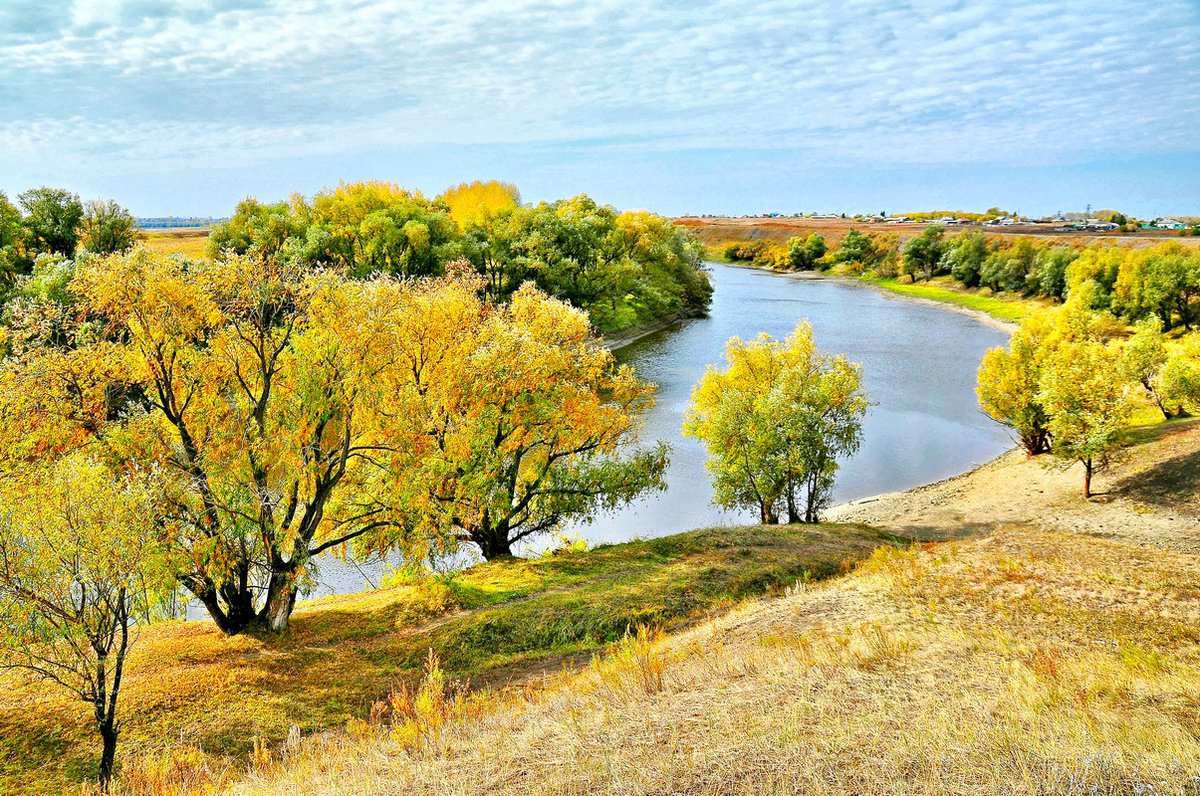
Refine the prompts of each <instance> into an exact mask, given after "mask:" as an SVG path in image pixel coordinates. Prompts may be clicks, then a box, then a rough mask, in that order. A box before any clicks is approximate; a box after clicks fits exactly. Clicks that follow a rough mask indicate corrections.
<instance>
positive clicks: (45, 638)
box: [0, 456, 166, 789]
mask: <svg viewBox="0 0 1200 796" xmlns="http://www.w3.org/2000/svg"><path fill="white" fill-rule="evenodd" d="M151 494H152V493H151V490H150V488H149V485H148V482H147V481H146V480H145V479H139V478H137V477H136V474H135V475H134V476H125V477H121V478H117V477H114V476H113V475H112V474H110V473H109V472H108V471H107V469H106V468H105V467H103V466H102V465H100V464H98V463H97V462H95V461H93V460H91V459H89V458H87V457H84V456H73V457H70V458H68V459H64V460H62V461H60V462H58V463H57V464H56V465H54V466H53V467H52V468H49V469H47V470H44V471H43V470H30V471H28V472H27V473H25V474H24V476H23V477H22V478H20V479H19V480H18V481H16V482H14V481H12V480H10V481H8V482H7V483H5V484H3V486H2V488H0V667H5V668H15V669H20V670H23V671H25V672H27V673H29V674H31V675H33V676H34V677H37V678H41V679H44V680H48V681H50V682H53V683H56V684H57V685H59V686H61V687H63V688H65V689H67V690H68V691H70V692H72V693H73V694H75V695H76V696H78V697H79V698H80V699H82V700H83V701H84V702H85V703H86V704H87V705H88V706H89V708H90V710H91V713H92V717H93V720H94V722H95V727H96V731H97V733H98V734H99V735H100V738H101V741H102V751H101V755H100V763H99V780H100V786H101V788H102V789H106V788H107V786H108V783H109V780H110V779H111V777H112V773H113V762H114V759H115V755H116V749H117V738H118V735H119V734H120V721H119V720H118V718H117V702H118V697H119V696H120V694H121V686H122V677H123V674H124V668H125V660H126V656H127V655H128V653H129V649H130V647H131V646H132V644H133V643H134V641H135V640H136V638H137V630H138V627H139V626H140V625H141V624H143V623H144V622H146V621H147V620H148V618H149V614H150V610H151V607H152V605H153V604H154V603H155V600H156V598H157V597H158V596H160V594H161V591H162V588H163V586H164V584H165V583H166V580H165V579H164V578H163V577H162V576H163V573H164V572H165V571H166V567H165V566H164V562H163V558H162V554H161V548H160V546H159V545H158V543H157V541H156V540H157V539H158V533H157V531H156V528H155V517H156V512H155V510H154V506H153V501H152V499H151Z"/></svg>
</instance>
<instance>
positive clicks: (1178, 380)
mask: <svg viewBox="0 0 1200 796" xmlns="http://www.w3.org/2000/svg"><path fill="white" fill-rule="evenodd" d="M1157 389H1158V394H1159V395H1160V396H1161V397H1162V401H1163V404H1164V405H1166V406H1168V407H1169V406H1172V405H1173V406H1174V407H1175V409H1174V410H1173V414H1174V415H1175V416H1179V415H1183V414H1186V413H1187V411H1188V407H1192V409H1193V410H1194V409H1195V407H1196V406H1197V405H1200V342H1197V341H1196V339H1195V338H1189V339H1188V341H1187V342H1186V343H1184V344H1183V346H1182V348H1181V349H1180V350H1178V351H1175V352H1174V353H1172V354H1170V355H1169V356H1168V357H1167V361H1166V362H1165V363H1164V364H1163V366H1162V369H1161V370H1160V371H1159V373H1158V384H1157Z"/></svg>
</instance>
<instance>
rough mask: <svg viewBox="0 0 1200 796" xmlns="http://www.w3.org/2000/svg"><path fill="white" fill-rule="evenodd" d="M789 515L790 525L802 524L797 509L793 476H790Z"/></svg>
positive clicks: (788, 487) (788, 491)
mask: <svg viewBox="0 0 1200 796" xmlns="http://www.w3.org/2000/svg"><path fill="white" fill-rule="evenodd" d="M787 513H788V522H789V523H796V522H800V510H799V509H798V508H797V507H796V489H795V485H794V484H793V483H792V477H791V476H788V486H787Z"/></svg>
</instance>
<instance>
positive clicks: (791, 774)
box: [233, 528, 1200, 796]
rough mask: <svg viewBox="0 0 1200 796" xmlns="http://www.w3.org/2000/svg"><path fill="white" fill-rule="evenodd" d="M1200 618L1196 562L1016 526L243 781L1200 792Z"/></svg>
mask: <svg viewBox="0 0 1200 796" xmlns="http://www.w3.org/2000/svg"><path fill="white" fill-rule="evenodd" d="M1197 620H1200V563H1198V562H1197V561H1196V560H1195V559H1194V558H1193V557H1191V556H1186V555H1182V554H1177V553H1173V552H1168V551H1162V550H1149V549H1143V548H1137V547H1132V546H1128V545H1124V544H1119V543H1115V542H1103V541H1095V540H1090V539H1086V538H1084V537H1080V536H1077V535H1070V534H1056V533H1046V532H1038V531H1031V530H1025V529H1020V528H1008V529H1003V530H1001V531H999V532H997V533H995V534H994V535H991V536H989V537H986V538H977V539H971V540H966V541H961V542H952V543H945V544H942V545H938V546H927V547H923V548H920V549H913V550H911V551H909V552H904V551H896V550H890V551H881V552H880V553H877V554H876V556H875V557H874V558H873V559H872V560H871V561H870V562H869V563H868V564H867V565H865V566H864V567H862V568H861V569H859V570H858V571H857V572H856V573H854V574H853V575H851V576H849V577H846V578H842V579H839V580H836V581H831V582H828V583H827V584H823V585H819V586H816V587H813V588H805V589H795V590H793V591H791V592H790V593H788V594H787V595H785V596H782V597H778V598H774V599H768V600H763V601H761V602H758V603H755V604H753V605H750V606H747V607H745V608H743V609H740V610H737V611H735V612H733V613H731V614H729V615H726V616H724V617H721V618H718V619H715V620H713V621H711V622H709V623H706V624H704V625H703V626H700V627H696V628H693V629H691V630H688V631H685V632H682V633H680V634H678V635H675V636H673V637H668V638H666V639H663V640H654V639H653V638H652V637H649V636H643V637H635V638H634V639H633V640H632V641H626V642H623V643H622V645H621V646H618V647H617V649H615V650H614V652H613V653H612V655H611V656H610V657H609V658H608V659H606V660H603V661H601V662H599V663H597V664H596V665H593V666H592V667H591V668H590V669H587V670H585V671H583V672H582V673H580V674H578V675H575V676H573V677H570V678H567V679H565V680H564V681H563V682H562V683H561V684H559V685H558V686H556V687H554V688H551V689H550V690H548V691H546V692H543V693H540V694H537V695H535V696H532V697H527V698H516V697H512V696H510V697H507V698H506V699H504V700H498V701H497V702H496V704H495V705H494V706H493V709H492V710H491V711H489V712H485V713H481V714H478V715H476V716H473V717H471V718H469V719H462V720H459V721H452V722H450V723H448V724H446V725H444V726H443V727H442V728H441V730H440V732H439V733H438V735H437V737H436V739H432V740H431V741H430V743H429V744H427V745H426V746H424V747H422V748H420V749H417V750H415V751H413V750H405V749H402V748H400V746H398V745H397V744H396V743H395V742H394V741H391V740H388V739H386V738H380V737H366V738H360V739H351V738H349V737H346V736H331V737H326V738H323V739H320V740H317V741H313V742H311V743H310V744H309V745H308V746H307V748H306V749H304V750H302V751H299V752H297V753H296V754H294V755H293V756H292V757H291V758H289V759H288V760H286V761H285V762H284V764H282V765H279V766H276V767H274V768H273V769H272V770H269V771H263V772H259V773H257V774H255V775H253V776H251V777H250V778H249V779H248V780H247V781H245V782H243V783H242V784H241V785H239V786H238V787H236V788H234V789H233V792H235V793H238V794H242V795H243V796H249V795H250V794H254V795H255V796H258V795H261V796H267V795H268V794H288V796H296V795H298V794H395V793H406V794H410V793H411V794H416V793H428V794H433V793H437V794H450V793H453V794H476V793H477V794H485V793H486V794H521V796H530V795H531V794H564V793H577V794H584V793H589V794H590V793H619V794H667V793H672V794H681V793H687V794H724V793H747V794H785V793H786V794H792V793H823V794H824V793H846V794H851V793H853V794H949V793H952V794H975V793H978V794H996V793H1004V794H1043V793H1064V794H1072V793H1078V794H1087V795H1088V796H1093V795H1099V794H1132V793H1145V794H1150V793H1154V794H1166V793H1177V794H1183V793H1195V792H1196V787H1197V785H1198V784H1200V780H1198V779H1197V776H1198V775H1200V739H1198V737H1197V734H1198V732H1200V652H1198V651H1197V646H1196V642H1197V640H1200V625H1198V624H1197ZM631 645H632V649H631Z"/></svg>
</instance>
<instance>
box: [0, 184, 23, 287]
mask: <svg viewBox="0 0 1200 796" xmlns="http://www.w3.org/2000/svg"><path fill="white" fill-rule="evenodd" d="M22 223H23V219H22V218H21V211H20V210H19V209H18V208H17V206H16V205H14V204H13V203H12V202H10V201H8V196H7V195H5V193H4V192H3V191H0V288H3V287H5V286H6V285H7V284H9V283H11V282H12V280H13V279H14V278H15V277H16V275H17V274H18V273H20V272H21V271H22V270H23V267H22V266H23V264H24V262H25V253H24V251H23V248H22V245H23V238H24V228H23V226H22ZM2 297H3V294H2V293H0V298H2Z"/></svg>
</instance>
